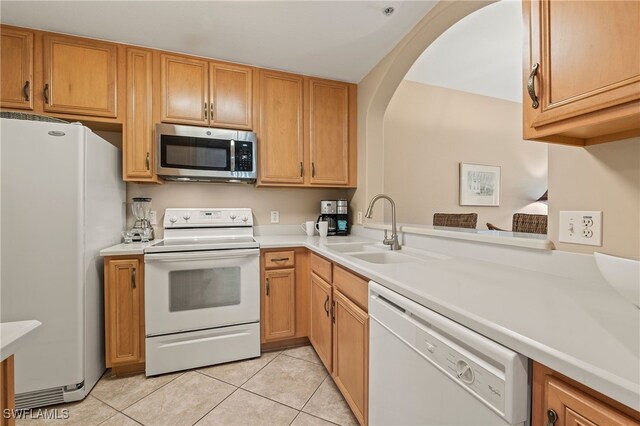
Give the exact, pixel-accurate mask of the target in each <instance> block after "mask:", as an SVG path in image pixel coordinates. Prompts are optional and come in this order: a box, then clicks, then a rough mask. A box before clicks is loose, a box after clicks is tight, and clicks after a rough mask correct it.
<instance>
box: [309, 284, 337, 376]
mask: <svg viewBox="0 0 640 426" xmlns="http://www.w3.org/2000/svg"><path fill="white" fill-rule="evenodd" d="M332 303H333V298H332V294H331V285H330V284H328V283H326V282H325V281H324V280H323V279H322V278H320V277H318V276H317V275H316V274H314V273H311V305H310V309H309V320H310V322H311V324H310V327H309V341H311V344H312V345H313V347H314V348H315V350H316V353H317V354H318V357H320V359H321V360H322V363H323V364H324V366H325V367H327V370H328V371H331V370H332V368H333V367H332V362H331V361H332V355H333V354H332V350H331V348H332V341H331V337H332V333H331V328H332V325H333V324H332V320H331V306H332Z"/></svg>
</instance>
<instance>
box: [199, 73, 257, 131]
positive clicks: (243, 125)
mask: <svg viewBox="0 0 640 426" xmlns="http://www.w3.org/2000/svg"><path fill="white" fill-rule="evenodd" d="M209 70H210V72H209V78H210V83H209V87H210V95H209V96H210V98H209V99H210V100H209V104H210V105H209V109H210V111H211V113H210V120H209V122H210V125H211V126H213V127H228V128H232V129H245V130H251V129H252V128H253V102H252V101H253V70H252V69H251V68H250V67H243V66H240V65H229V64H223V63H218V62H211V63H210V64H209Z"/></svg>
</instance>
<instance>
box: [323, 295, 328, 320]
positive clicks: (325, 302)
mask: <svg viewBox="0 0 640 426" xmlns="http://www.w3.org/2000/svg"><path fill="white" fill-rule="evenodd" d="M324 311H325V312H326V313H327V316H329V296H327V298H326V299H325V301H324Z"/></svg>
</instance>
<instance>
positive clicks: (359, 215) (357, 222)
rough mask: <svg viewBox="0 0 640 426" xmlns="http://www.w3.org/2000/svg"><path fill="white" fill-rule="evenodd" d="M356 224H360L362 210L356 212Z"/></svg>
mask: <svg viewBox="0 0 640 426" xmlns="http://www.w3.org/2000/svg"><path fill="white" fill-rule="evenodd" d="M356 225H362V212H358V216H357V218H356Z"/></svg>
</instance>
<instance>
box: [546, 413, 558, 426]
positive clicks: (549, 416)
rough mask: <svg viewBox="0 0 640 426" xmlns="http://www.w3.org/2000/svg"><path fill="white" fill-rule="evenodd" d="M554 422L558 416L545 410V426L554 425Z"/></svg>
mask: <svg viewBox="0 0 640 426" xmlns="http://www.w3.org/2000/svg"><path fill="white" fill-rule="evenodd" d="M556 420H558V415H557V414H556V412H555V411H553V410H551V409H549V410H547V426H553V425H555V424H556Z"/></svg>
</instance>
